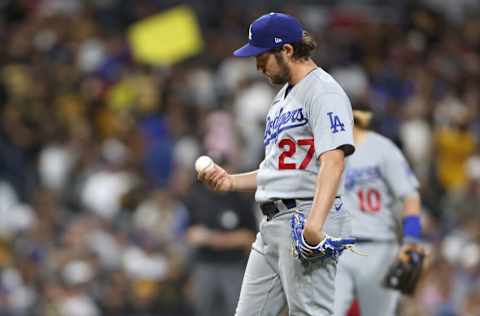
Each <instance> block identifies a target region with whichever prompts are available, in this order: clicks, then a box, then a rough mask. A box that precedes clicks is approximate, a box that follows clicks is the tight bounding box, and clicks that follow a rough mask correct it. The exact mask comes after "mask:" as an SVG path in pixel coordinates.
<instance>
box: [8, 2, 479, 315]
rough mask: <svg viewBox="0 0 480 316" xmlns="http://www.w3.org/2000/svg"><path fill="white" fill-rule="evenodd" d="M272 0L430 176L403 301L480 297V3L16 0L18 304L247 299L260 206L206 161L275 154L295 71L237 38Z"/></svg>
mask: <svg viewBox="0 0 480 316" xmlns="http://www.w3.org/2000/svg"><path fill="white" fill-rule="evenodd" d="M270 11H280V12H286V13H289V14H292V15H295V16H297V17H298V18H299V19H300V20H301V21H302V22H303V23H304V25H305V27H306V29H307V30H309V31H310V32H311V33H312V34H314V36H315V38H316V39H317V41H318V44H319V49H318V50H317V53H316V55H315V57H314V58H315V60H316V61H317V63H318V64H319V65H320V66H321V67H323V68H324V69H326V70H327V71H329V72H330V73H331V74H332V75H333V76H334V77H335V78H336V79H337V80H338V81H339V82H340V83H341V84H342V85H343V87H344V88H345V89H346V91H347V92H348V94H349V95H350V97H351V99H352V102H354V103H358V102H368V103H369V104H371V106H372V107H373V108H374V111H375V115H376V117H375V121H374V125H373V126H374V129H375V130H377V131H378V132H380V133H382V134H383V135H386V136H387V137H389V138H391V139H392V140H394V141H395V142H396V143H397V144H398V145H399V146H400V147H401V148H402V149H403V150H404V152H405V154H406V156H407V157H408V159H409V161H410V163H411V164H412V167H413V168H414V170H415V172H416V174H417V176H418V178H419V180H420V182H421V193H422V199H423V207H424V212H425V214H424V218H423V221H424V226H425V240H426V241H427V242H428V244H429V245H430V247H431V253H432V255H431V260H430V261H431V262H430V264H429V267H428V269H427V271H426V273H425V274H424V277H423V279H422V281H421V284H420V286H419V288H418V291H417V293H416V296H415V297H414V298H408V299H407V298H406V299H404V300H403V301H402V304H401V306H400V309H401V311H400V314H399V315H402V316H407V315H411V316H417V315H418V316H478V315H480V248H479V247H480V147H479V145H478V143H479V137H480V116H479V111H480V1H478V0H424V1H421V0H418V1H407V0H404V1H394V0H391V1H388V0H383V1H380V0H378V1H375V0H371V1H369V0H357V1H353V0H352V1H334V0H324V1H321V0H318V1H313V0H312V1H307V0H305V1H282V0H271V1H262V0H241V1H238V0H232V1H220V0H204V1H193V0H192V1H169V0H16V1H15V0H0V41H1V43H2V44H1V47H0V113H1V114H0V315H1V316H27V315H28V316H30V315H32V316H40V315H45V316H100V315H109V316H117V315H118V316H154V315H166V316H169V315H178V316H187V315H205V314H207V315H215V314H214V313H215V312H216V313H217V314H218V315H229V313H230V312H229V311H230V310H231V308H232V305H235V296H236V295H238V293H237V291H238V289H237V287H238V286H239V282H240V281H241V275H242V273H243V267H244V264H245V262H246V256H247V254H248V249H249V245H250V243H251V241H252V240H253V238H254V236H255V231H256V218H258V210H257V209H256V206H255V204H254V201H253V197H252V195H244V194H238V195H237V194H234V195H232V196H230V195H221V194H212V193H211V192H208V191H206V190H205V189H204V188H203V187H202V186H199V185H198V183H196V180H195V173H194V171H193V168H192V166H193V161H194V159H195V158H196V157H197V156H198V155H200V154H209V155H211V156H212V157H214V158H215V159H217V161H218V162H219V163H221V164H222V165H224V166H225V167H226V168H227V169H228V170H230V171H233V172H237V171H244V170H251V169H254V168H256V167H257V166H258V163H259V162H260V161H261V159H262V155H263V143H262V137H263V128H264V127H263V124H264V119H265V114H266V111H267V109H268V107H269V104H270V101H271V98H272V97H273V95H274V93H275V91H276V89H278V87H272V86H270V85H269V84H268V83H267V82H266V80H264V78H261V77H259V75H258V74H256V70H255V64H254V61H253V60H243V59H235V58H232V56H231V52H232V51H233V50H234V49H235V48H237V47H239V46H240V45H241V44H242V43H243V42H244V41H245V40H246V38H247V34H248V26H249V23H250V22H251V21H253V20H254V19H255V18H256V17H258V16H259V15H262V14H264V13H266V12H270ZM215 276H216V277H215ZM230 292H232V293H230ZM212 297H213V298H214V302H215V303H214V304H213V307H212V306H209V305H208V304H212V302H209V298H212ZM233 308H234V306H233ZM209 310H210V312H208V311H209ZM206 311H207V312H206ZM222 311H223V312H222ZM363 316H368V315H363Z"/></svg>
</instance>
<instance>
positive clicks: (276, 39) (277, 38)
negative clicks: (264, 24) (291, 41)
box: [275, 37, 283, 44]
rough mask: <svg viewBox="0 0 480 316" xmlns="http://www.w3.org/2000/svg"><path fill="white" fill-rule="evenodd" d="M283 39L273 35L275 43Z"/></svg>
mask: <svg viewBox="0 0 480 316" xmlns="http://www.w3.org/2000/svg"><path fill="white" fill-rule="evenodd" d="M281 42H283V40H282V39H281V38H279V37H275V44H278V43H281Z"/></svg>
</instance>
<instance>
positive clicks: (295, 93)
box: [255, 68, 353, 202]
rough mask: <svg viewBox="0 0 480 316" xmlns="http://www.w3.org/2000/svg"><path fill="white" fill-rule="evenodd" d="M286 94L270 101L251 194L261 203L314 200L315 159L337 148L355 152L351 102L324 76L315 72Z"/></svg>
mask: <svg viewBox="0 0 480 316" xmlns="http://www.w3.org/2000/svg"><path fill="white" fill-rule="evenodd" d="M286 89H287V85H286V86H285V87H283V88H282V89H281V90H280V91H279V92H278V94H277V95H276V97H275V98H274V99H273V102H272V105H271V107H270V110H269V113H268V116H267V119H266V128H265V135H264V138H263V142H264V145H265V159H264V160H263V162H262V163H261V164H260V167H259V171H258V174H257V192H256V195H255V198H256V200H257V201H259V202H263V201H267V200H274V199H279V198H282V199H284V198H312V197H313V195H314V192H315V181H316V175H317V173H318V171H319V168H320V162H319V160H318V157H319V156H320V155H321V154H322V153H324V152H326V151H328V150H332V149H336V148H339V147H341V146H343V148H345V151H346V152H347V154H350V153H352V152H353V137H352V124H353V117H352V110H351V106H350V101H349V99H348V97H347V95H346V94H345V92H344V91H343V89H342V88H341V87H340V85H339V84H338V83H337V82H336V81H335V80H334V79H333V78H332V77H331V76H330V75H329V74H328V73H326V72H325V71H324V70H322V69H321V68H316V69H315V70H313V71H312V72H311V73H309V74H308V75H307V76H306V77H305V78H304V79H302V80H301V81H300V82H299V83H298V84H297V85H295V86H294V87H293V88H292V90H291V91H290V92H289V93H288V94H287V95H286V96H285V92H286ZM339 188H340V190H341V188H342V186H339Z"/></svg>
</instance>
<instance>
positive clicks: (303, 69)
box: [288, 58, 317, 86]
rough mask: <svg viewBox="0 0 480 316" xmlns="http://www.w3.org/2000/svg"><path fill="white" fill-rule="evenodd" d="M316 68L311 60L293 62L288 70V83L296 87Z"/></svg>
mask: <svg viewBox="0 0 480 316" xmlns="http://www.w3.org/2000/svg"><path fill="white" fill-rule="evenodd" d="M316 68H317V65H316V64H315V62H314V61H313V60H312V59H310V58H309V59H307V60H300V61H296V62H294V64H293V65H292V67H291V68H290V81H289V82H288V83H289V84H291V85H292V86H294V85H296V84H297V83H298V82H300V80H302V79H303V78H305V77H306V76H307V75H308V74H309V73H311V72H312V71H313V70H315V69H316Z"/></svg>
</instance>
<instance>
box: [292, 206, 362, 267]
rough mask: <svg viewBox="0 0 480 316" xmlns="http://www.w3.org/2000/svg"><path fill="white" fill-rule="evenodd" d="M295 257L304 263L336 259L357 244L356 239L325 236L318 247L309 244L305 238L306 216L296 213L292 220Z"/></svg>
mask: <svg viewBox="0 0 480 316" xmlns="http://www.w3.org/2000/svg"><path fill="white" fill-rule="evenodd" d="M290 224H291V228H292V241H293V247H292V248H293V252H294V256H295V257H297V258H299V259H300V260H301V261H302V262H306V261H312V260H315V259H319V258H329V257H332V258H336V257H338V256H340V254H341V253H342V252H343V251H344V250H345V249H347V248H349V247H351V246H352V245H353V244H354V243H355V239H354V238H334V237H331V236H329V235H327V234H325V238H324V239H323V240H322V241H321V242H320V243H319V244H318V245H316V246H311V245H309V244H307V242H306V241H305V239H304V238H303V228H304V226H305V215H303V213H299V212H295V213H294V214H293V215H292V218H291V220H290Z"/></svg>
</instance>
